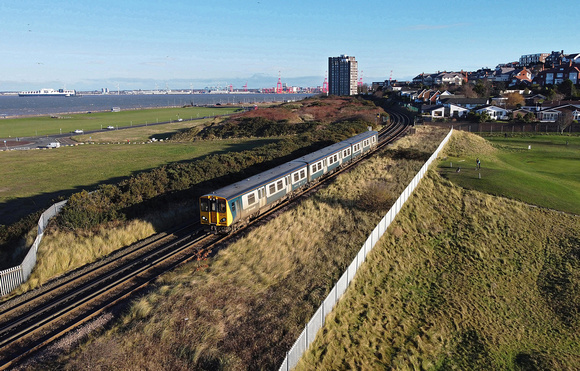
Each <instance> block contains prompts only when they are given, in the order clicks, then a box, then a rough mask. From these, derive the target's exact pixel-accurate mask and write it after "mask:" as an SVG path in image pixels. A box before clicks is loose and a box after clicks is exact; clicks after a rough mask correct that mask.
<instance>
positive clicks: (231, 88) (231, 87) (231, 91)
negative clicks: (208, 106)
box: [230, 84, 234, 93]
mask: <svg viewBox="0 0 580 371" xmlns="http://www.w3.org/2000/svg"><path fill="white" fill-rule="evenodd" d="M233 92H234V86H233V85H232V84H230V93H233Z"/></svg>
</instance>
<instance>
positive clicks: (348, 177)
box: [59, 133, 445, 370]
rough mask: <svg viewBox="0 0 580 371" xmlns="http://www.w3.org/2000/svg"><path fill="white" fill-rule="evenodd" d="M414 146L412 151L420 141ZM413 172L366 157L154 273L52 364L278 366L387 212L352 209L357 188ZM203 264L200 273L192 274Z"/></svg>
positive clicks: (389, 184) (400, 179)
mask: <svg viewBox="0 0 580 371" xmlns="http://www.w3.org/2000/svg"><path fill="white" fill-rule="evenodd" d="M437 135H438V136H437V137H436V138H435V139H431V140H430V142H431V148H429V149H428V152H429V153H432V151H433V150H434V149H435V148H436V146H437V145H438V143H439V141H440V140H441V138H442V137H443V136H444V135H445V133H438V134H437ZM418 140H420V141H421V143H422V145H423V144H424V143H425V141H426V140H425V138H418ZM409 144H410V145H411V142H409ZM425 150H427V147H426V148H425ZM422 164H423V163H422V161H419V160H404V159H398V160H394V159H393V158H391V157H390V156H387V155H378V156H374V157H373V158H372V159H369V160H368V161H366V162H365V163H363V164H362V165H360V166H359V167H357V168H356V169H355V170H353V171H351V172H349V173H348V174H344V175H341V176H340V177H339V178H338V179H337V180H335V181H334V182H333V183H332V184H331V185H329V186H328V187H327V188H324V189H322V190H320V191H318V192H317V193H315V194H313V195H312V196H311V197H309V198H308V199H305V200H303V201H302V202H300V203H298V204H297V205H296V206H294V207H292V208H291V209H290V210H289V211H287V212H285V213H283V214H281V215H279V216H278V217H276V218H275V219H273V220H271V221H270V222H268V223H267V224H266V225H263V226H261V227H258V228H256V229H255V230H254V231H252V232H251V233H249V234H247V235H246V236H244V237H242V238H240V239H239V240H237V241H236V242H235V243H233V244H231V245H229V246H227V248H225V249H223V250H221V251H220V252H219V253H218V254H217V256H215V257H214V258H212V259H211V260H210V261H207V262H196V263H193V264H190V265H188V266H186V267H183V268H181V269H179V270H177V271H175V272H172V273H170V274H166V275H164V276H163V277H162V278H161V279H159V281H158V285H157V288H156V289H155V290H153V292H151V293H150V294H149V295H147V296H146V297H143V298H140V299H138V300H137V301H136V302H135V303H134V304H133V305H132V307H131V309H129V310H128V312H127V313H126V315H124V316H123V318H122V319H121V321H120V322H119V324H118V325H117V326H115V327H114V328H113V329H112V330H110V331H109V332H108V333H107V334H105V335H103V336H99V337H98V338H96V339H94V340H93V341H91V342H90V343H88V344H87V345H86V346H84V347H83V349H82V350H81V351H80V352H79V353H78V354H77V355H75V356H74V357H72V358H70V359H69V358H68V357H64V358H63V359H62V360H61V361H60V362H61V363H59V365H60V366H63V365H64V364H66V367H68V368H71V369H74V368H77V367H81V366H82V367H97V368H108V367H117V368H129V369H144V368H165V369H175V370H180V369H183V370H185V369H228V370H245V369H274V368H277V367H279V364H280V362H281V361H282V358H283V356H284V354H285V352H286V351H287V350H288V349H289V348H290V346H291V345H292V344H293V343H294V341H295V340H296V338H297V336H298V334H299V333H300V332H301V331H302V328H303V326H304V324H305V323H306V322H307V321H308V320H309V319H310V317H311V315H312V314H313V312H314V311H315V309H316V308H317V307H318V306H319V305H320V303H321V301H322V300H323V299H324V298H325V297H326V295H327V294H328V292H329V290H330V289H331V288H332V286H333V285H334V283H335V282H336V281H337V280H338V278H339V277H340V275H341V274H342V273H343V272H344V270H345V269H346V267H347V266H348V264H350V262H351V260H352V258H353V257H354V255H355V254H356V253H357V252H358V250H359V249H360V247H361V246H362V244H363V243H364V241H365V240H366V238H367V236H368V234H369V233H370V231H372V229H373V228H374V226H375V225H376V224H377V223H378V221H379V220H380V219H381V218H382V216H383V215H384V214H385V213H386V212H387V210H388V205H384V206H383V208H382V209H377V208H373V209H369V208H368V207H361V203H360V202H359V200H360V199H361V195H362V194H363V193H364V192H365V189H366V188H368V187H372V186H373V185H376V184H381V185H382V187H384V188H386V189H387V191H388V192H390V193H392V194H397V195H398V194H399V193H400V192H401V191H402V190H403V189H404V187H405V186H406V184H408V182H409V181H410V180H411V178H412V177H413V176H414V175H415V173H416V172H417V171H418V169H419V168H420V167H421V166H422ZM321 221H323V222H322V223H321ZM206 264H207V265H208V268H207V269H202V270H199V269H198V268H199V267H203V266H205V265H206ZM99 349H110V350H111V352H112V353H111V355H110V357H109V358H108V359H110V360H111V362H113V360H114V362H115V363H110V362H109V361H108V360H107V359H99V360H98V362H96V361H95V359H97V358H98V357H96V354H95V353H94V352H95V351H98V350H99ZM95 362H96V363H95Z"/></svg>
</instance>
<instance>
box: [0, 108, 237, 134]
mask: <svg viewBox="0 0 580 371" xmlns="http://www.w3.org/2000/svg"><path fill="white" fill-rule="evenodd" d="M238 109H239V108H238V107H227V106H224V107H220V108H216V107H184V108H154V109H142V110H127V111H121V112H95V113H90V114H89V113H71V114H62V115H57V116H58V117H60V118H51V117H50V116H49V115H47V116H37V117H25V118H14V119H3V120H0V138H16V137H30V136H43V135H53V134H59V133H63V134H64V133H69V132H72V131H74V130H76V129H82V130H84V131H89V130H101V129H105V128H106V127H107V126H109V125H110V126H114V127H130V126H132V125H142V124H153V123H158V122H175V121H177V120H178V119H183V120H188V119H197V118H202V117H206V116H216V115H226V114H230V113H233V112H235V111H236V110H238Z"/></svg>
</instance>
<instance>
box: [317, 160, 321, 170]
mask: <svg viewBox="0 0 580 371" xmlns="http://www.w3.org/2000/svg"><path fill="white" fill-rule="evenodd" d="M320 170H322V161H320V162H319V163H318V171H320Z"/></svg>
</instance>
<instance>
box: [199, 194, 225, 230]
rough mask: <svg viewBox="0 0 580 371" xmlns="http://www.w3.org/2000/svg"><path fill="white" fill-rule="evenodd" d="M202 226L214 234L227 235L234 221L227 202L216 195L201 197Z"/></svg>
mask: <svg viewBox="0 0 580 371" xmlns="http://www.w3.org/2000/svg"><path fill="white" fill-rule="evenodd" d="M199 210H200V221H201V224H202V225H204V226H205V227H206V230H209V231H211V232H213V233H218V232H219V233H227V232H228V231H229V229H230V228H229V226H230V224H231V221H232V217H231V213H229V212H228V203H227V200H226V199H225V198H223V197H218V196H215V195H205V196H201V197H200V199H199Z"/></svg>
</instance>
